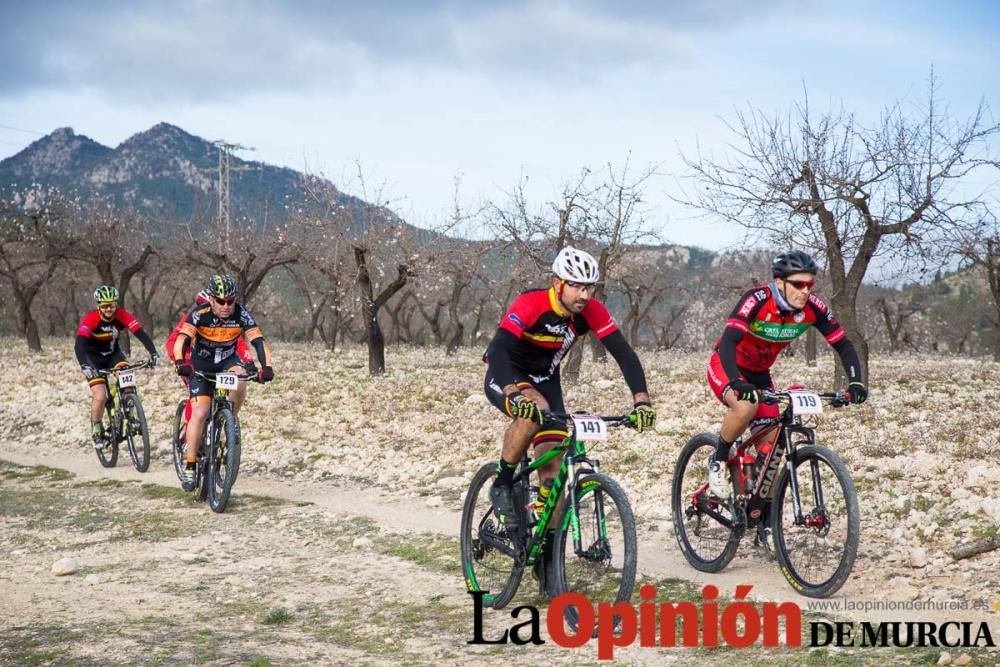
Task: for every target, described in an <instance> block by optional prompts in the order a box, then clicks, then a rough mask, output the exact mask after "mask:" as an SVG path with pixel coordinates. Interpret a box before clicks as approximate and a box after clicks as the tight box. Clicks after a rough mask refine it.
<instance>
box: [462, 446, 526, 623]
mask: <svg viewBox="0 0 1000 667" xmlns="http://www.w3.org/2000/svg"><path fill="white" fill-rule="evenodd" d="M496 474H497V466H496V464H495V463H487V464H486V465H484V466H483V467H482V468H480V469H479V472H478V473H476V476H475V477H473V478H472V483H471V484H469V490H468V492H466V494H465V503H464V504H463V505H462V529H461V530H462V533H461V535H460V537H459V551H460V555H461V559H462V574H463V576H464V577H465V586H466V588H467V589H468V590H470V591H472V592H474V593H477V592H481V593H483V598H482V600H483V606H484V607H492V608H493V609H502V608H503V607H504V606H506V604H507V603H508V602H510V601H511V599H512V598H513V597H514V593H516V592H517V587H518V586H520V585H521V577H522V576H523V575H524V559H523V558H522V557H519V554H520V553H521V552H522V551H523V550H522V548H521V546H520V543H519V541H518V539H517V535H516V533H515V532H514V531H513V530H511V529H509V528H508V527H507V526H503V525H501V524H500V522H499V521H497V518H496V515H495V514H494V513H493V502H492V501H491V500H490V486H491V485H492V483H493V479H494V478H495V477H496ZM512 533H513V534H512Z"/></svg>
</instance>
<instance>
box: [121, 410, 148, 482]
mask: <svg viewBox="0 0 1000 667" xmlns="http://www.w3.org/2000/svg"><path fill="white" fill-rule="evenodd" d="M122 410H123V411H124V414H123V415H122V416H123V419H124V421H123V422H122V429H123V430H124V431H125V441H126V442H128V453H129V454H130V455H131V456H132V465H134V466H135V469H136V470H138V471H139V472H146V471H147V470H149V426H147V424H146V413H145V412H144V411H143V409H142V402H141V401H140V400H139V395H138V394H135V393H129V394H126V395H125V398H124V399H123V400H122Z"/></svg>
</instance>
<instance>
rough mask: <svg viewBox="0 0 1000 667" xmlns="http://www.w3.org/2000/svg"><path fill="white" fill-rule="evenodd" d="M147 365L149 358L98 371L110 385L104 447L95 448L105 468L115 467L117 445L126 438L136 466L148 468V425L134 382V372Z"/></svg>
mask: <svg viewBox="0 0 1000 667" xmlns="http://www.w3.org/2000/svg"><path fill="white" fill-rule="evenodd" d="M147 366H149V362H148V361H140V362H138V363H135V364H129V365H126V366H118V367H117V368H109V369H108V370H100V371H98V374H99V375H100V376H101V377H102V378H103V379H104V384H105V385H106V386H107V389H108V399H107V401H106V402H105V404H104V414H103V416H102V418H101V422H102V425H103V427H104V433H105V441H104V446H103V447H95V451H96V452H97V460H98V461H100V462H101V465H102V466H104V467H105V468H114V467H115V465H116V464H117V463H118V445H119V444H120V443H121V442H122V441H125V442H126V443H128V453H129V456H131V457H132V465H134V466H135V469H136V470H138V471H139V472H146V471H147V470H149V427H148V426H147V425H146V413H145V412H144V411H143V409H142V401H140V400H139V389H138V387H137V386H136V382H135V371H136V370H138V369H140V368H145V367H147ZM109 378H111V379H110V380H109Z"/></svg>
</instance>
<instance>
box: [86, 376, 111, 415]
mask: <svg viewBox="0 0 1000 667" xmlns="http://www.w3.org/2000/svg"><path fill="white" fill-rule="evenodd" d="M107 400H108V386H107V385H106V384H104V383H103V382H98V383H97V384H92V385H90V421H91V422H93V423H94V424H96V423H98V422H99V421H101V416H102V415H103V414H104V404H105V402H107Z"/></svg>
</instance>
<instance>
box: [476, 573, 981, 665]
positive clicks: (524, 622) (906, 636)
mask: <svg viewBox="0 0 1000 667" xmlns="http://www.w3.org/2000/svg"><path fill="white" fill-rule="evenodd" d="M752 588H753V586H752V585H747V584H741V585H737V586H736V591H735V596H734V597H735V599H734V600H733V601H732V602H729V603H726V604H723V605H721V606H720V605H719V604H718V603H717V602H716V600H717V599H718V597H719V589H718V588H717V587H716V586H713V585H711V584H707V585H705V586H703V587H702V589H701V594H702V598H703V599H704V601H703V602H701V603H700V604H699V603H696V602H691V601H682V602H660V603H657V602H656V601H655V600H656V587H654V586H652V585H650V584H645V585H644V586H642V587H640V588H639V597H640V599H641V600H642V602H640V603H639V605H638V606H634V605H632V604H631V603H629V602H618V603H615V604H608V603H599V604H598V605H597V610H596V612H595V610H594V604H593V603H592V602H591V601H590V600H589V599H588V598H587V597H586V596H584V595H582V594H580V593H563V594H561V595H558V596H556V597H555V598H554V599H553V600H552V602H551V603H550V604H549V608H548V614H547V617H546V623H545V626H546V630H547V633H548V638H549V639H550V640H551V641H552V642H553V643H554V644H556V645H557V646H561V647H563V648H579V647H582V646H586V645H587V644H588V643H589V642H590V641H591V639H593V638H594V635H595V633H594V628H595V626H596V628H597V632H596V639H597V658H598V659H599V660H611V659H613V657H614V650H615V649H616V648H621V647H626V646H632V645H633V644H635V643H636V640H638V642H639V646H641V647H644V648H655V647H663V648H670V647H676V646H682V647H690V648H696V647H713V646H719V645H720V643H721V644H723V645H725V646H729V647H732V648H746V647H749V646H754V645H758V644H759V645H760V646H762V647H765V648H773V647H777V646H785V647H789V648H795V647H799V646H802V637H803V634H802V610H801V608H800V607H799V605H798V604H796V603H795V602H780V603H775V602H764V603H763V604H761V605H760V607H759V608H758V606H757V605H755V604H754V603H753V602H750V601H749V600H747V599H746V598H747V596H748V595H749V594H750V591H751V589H752ZM488 594H489V591H469V595H471V596H472V599H473V637H472V639H471V640H469V641H468V642H466V643H468V644H508V643H510V644H519V645H520V644H536V645H541V644H545V643H546V640H545V639H543V638H542V636H541V615H540V613H539V610H538V608H537V607H535V606H532V605H521V606H519V607H515V608H514V609H512V610H511V612H510V616H511V618H513V619H514V620H516V621H519V622H518V623H515V624H514V625H512V626H510V627H509V628H507V629H505V630H504V631H503V633H502V634H500V635H499V636H497V637H495V638H486V637H485V636H484V633H483V597H484V596H485V595H488ZM567 608H574V609H575V610H576V612H577V614H578V618H579V621H578V624H577V629H576V631H575V632H574V631H571V630H569V629H567V628H566V626H565V624H564V622H563V618H564V612H565V611H566V609H567ZM678 620H680V621H682V624H681V625H682V630H681V633H680V635H681V636H680V638H679V641H678V636H677V634H678V633H677V621H678ZM857 626H858V627H857V628H856V627H855V623H854V622H851V621H847V622H836V623H831V622H827V621H810V623H809V645H810V646H813V647H817V646H837V647H844V646H860V647H911V646H912V647H948V648H955V647H963V648H964V647H987V648H990V647H995V646H996V645H995V644H994V643H993V637H992V635H991V633H990V628H989V624H987V623H985V622H982V623H973V622H946V623H940V624H938V623H933V622H927V621H911V622H899V621H891V622H879V623H870V622H867V621H865V622H861V623H858V624H857Z"/></svg>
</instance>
